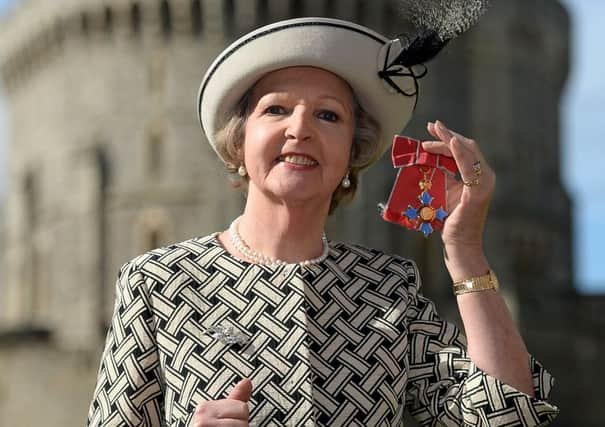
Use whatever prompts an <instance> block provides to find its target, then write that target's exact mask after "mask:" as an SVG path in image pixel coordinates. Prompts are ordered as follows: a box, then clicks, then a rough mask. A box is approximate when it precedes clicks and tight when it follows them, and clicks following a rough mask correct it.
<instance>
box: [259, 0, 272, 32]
mask: <svg viewBox="0 0 605 427" xmlns="http://www.w3.org/2000/svg"><path fill="white" fill-rule="evenodd" d="M256 7H257V10H256V20H257V22H256V25H257V26H261V25H264V24H266V23H267V22H268V21H269V0H257V3H256Z"/></svg>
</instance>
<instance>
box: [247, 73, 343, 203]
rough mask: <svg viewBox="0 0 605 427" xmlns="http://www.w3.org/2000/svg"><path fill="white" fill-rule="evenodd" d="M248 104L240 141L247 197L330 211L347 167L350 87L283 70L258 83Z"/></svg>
mask: <svg viewBox="0 0 605 427" xmlns="http://www.w3.org/2000/svg"><path fill="white" fill-rule="evenodd" d="M251 103H252V104H251V105H252V108H251V112H250V115H249V117H248V119H247V122H246V127H245V139H244V163H245V165H246V169H247V170H248V175H249V177H250V181H249V190H248V191H249V196H250V195H252V194H253V193H254V192H260V193H261V194H262V195H264V196H265V197H268V198H270V199H272V200H275V201H279V202H285V203H309V202H311V201H317V202H319V203H320V204H321V206H324V205H323V204H327V205H328V206H329V203H330V200H331V197H332V193H333V192H334V190H335V189H336V188H337V186H338V185H339V184H340V182H341V180H342V178H343V177H344V175H345V174H346V173H347V169H348V165H349V159H350V153H351V145H352V141H353V132H354V112H353V108H354V107H353V105H354V103H353V94H352V92H351V89H350V88H349V86H348V85H347V84H346V83H345V81H344V80H342V79H341V78H339V77H338V76H336V75H335V74H332V73H330V72H328V71H325V70H322V69H319V68H313V67H291V68H284V69H282V70H278V71H274V72H272V73H269V74H267V75H266V76H264V77H263V78H262V79H261V80H259V82H258V83H257V84H256V85H255V87H254V88H253V90H252V97H251ZM249 200H250V199H249ZM314 206H317V205H314Z"/></svg>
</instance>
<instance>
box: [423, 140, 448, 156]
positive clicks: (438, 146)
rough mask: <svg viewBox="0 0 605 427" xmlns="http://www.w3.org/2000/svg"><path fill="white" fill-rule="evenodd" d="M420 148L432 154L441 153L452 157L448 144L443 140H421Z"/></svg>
mask: <svg viewBox="0 0 605 427" xmlns="http://www.w3.org/2000/svg"><path fill="white" fill-rule="evenodd" d="M422 148H424V149H425V150H426V151H428V152H429V153H432V154H441V155H442V156H447V157H453V154H452V150H451V149H450V147H449V145H448V144H446V143H445V142H443V141H423V142H422Z"/></svg>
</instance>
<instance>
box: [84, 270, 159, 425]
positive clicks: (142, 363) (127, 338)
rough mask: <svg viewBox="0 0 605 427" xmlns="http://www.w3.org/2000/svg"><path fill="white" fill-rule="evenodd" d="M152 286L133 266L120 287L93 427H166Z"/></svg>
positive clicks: (93, 410) (95, 400) (91, 411)
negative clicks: (164, 426) (163, 426)
mask: <svg viewBox="0 0 605 427" xmlns="http://www.w3.org/2000/svg"><path fill="white" fill-rule="evenodd" d="M154 329H155V326H154V318H153V315H152V310H151V298H150V291H149V287H148V284H147V283H146V281H145V277H144V276H143V274H142V273H140V272H139V271H137V269H136V267H135V263H134V261H131V262H130V263H127V264H125V265H124V266H123V267H122V269H121V270H120V273H119V276H118V280H117V282H116V302H115V308H114V313H113V317H112V320H111V325H110V327H109V330H108V333H107V339H106V341H105V349H104V351H103V355H102V358H101V366H100V369H99V374H98V377H97V385H96V388H95V391H94V396H93V400H92V402H91V404H90V409H89V412H88V425H89V426H95V427H96V426H161V425H163V423H164V416H163V398H162V396H163V393H162V381H161V377H160V369H159V368H160V363H159V357H158V350H157V342H156V338H155V330H154Z"/></svg>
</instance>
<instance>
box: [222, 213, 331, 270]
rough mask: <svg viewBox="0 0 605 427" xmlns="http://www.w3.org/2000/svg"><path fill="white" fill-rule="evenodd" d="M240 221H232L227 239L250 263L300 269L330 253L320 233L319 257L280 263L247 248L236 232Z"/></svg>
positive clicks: (326, 240)
mask: <svg viewBox="0 0 605 427" xmlns="http://www.w3.org/2000/svg"><path fill="white" fill-rule="evenodd" d="M240 219H241V216H240V217H238V218H236V219H234V220H233V222H232V223H231V225H230V226H229V239H230V240H231V243H232V244H233V246H234V247H235V249H237V250H238V252H239V253H241V254H242V255H244V257H245V258H247V259H249V260H250V261H252V262H253V263H255V264H261V265H267V266H270V267H279V266H282V265H287V264H298V265H299V266H301V267H306V266H309V265H314V264H319V263H320V262H322V261H323V260H325V259H326V258H327V257H328V252H329V251H330V247H329V246H328V239H327V237H326V233H322V235H321V243H322V245H323V251H322V252H321V255H320V256H318V257H316V258H312V259H307V260H304V261H300V262H297V263H288V262H286V261H282V260H281V259H277V258H273V257H270V256H267V255H264V254H262V253H260V252H257V251H255V250H254V249H251V248H250V246H248V245H247V244H246V242H244V239H242V236H240V235H239V232H238V231H237V226H238V224H239V220H240Z"/></svg>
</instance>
